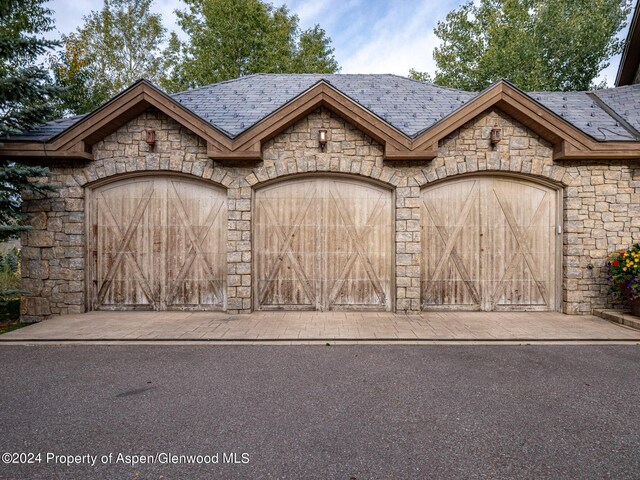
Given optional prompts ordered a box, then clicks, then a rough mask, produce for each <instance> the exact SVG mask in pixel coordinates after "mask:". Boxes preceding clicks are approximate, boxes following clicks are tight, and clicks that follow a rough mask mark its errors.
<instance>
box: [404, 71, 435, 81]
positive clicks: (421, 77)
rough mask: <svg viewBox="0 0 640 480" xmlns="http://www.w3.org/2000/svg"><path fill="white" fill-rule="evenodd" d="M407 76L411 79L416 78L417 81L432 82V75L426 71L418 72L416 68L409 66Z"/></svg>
mask: <svg viewBox="0 0 640 480" xmlns="http://www.w3.org/2000/svg"><path fill="white" fill-rule="evenodd" d="M408 76H409V78H411V79H413V80H417V81H419V82H424V83H433V77H432V76H431V75H429V73H428V72H420V71H418V70H414V69H413V68H410V69H409V75H408Z"/></svg>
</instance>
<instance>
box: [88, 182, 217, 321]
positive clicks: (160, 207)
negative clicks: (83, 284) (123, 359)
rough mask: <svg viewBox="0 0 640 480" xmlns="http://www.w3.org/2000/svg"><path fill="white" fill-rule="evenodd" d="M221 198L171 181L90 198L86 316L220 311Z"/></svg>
mask: <svg viewBox="0 0 640 480" xmlns="http://www.w3.org/2000/svg"><path fill="white" fill-rule="evenodd" d="M226 199H227V196H226V192H225V191H224V190H223V189H221V188H217V187H215V186H213V185H210V184H207V183H204V182H200V181H195V180H190V179H186V178H184V177H178V176H175V177H172V176H161V175H160V176H153V177H150V176H144V177H134V178H130V179H125V180H120V181H117V182H114V183H109V184H107V185H103V186H100V187H98V188H96V189H94V190H93V191H92V192H91V194H90V197H89V205H90V208H89V215H90V218H91V219H90V224H91V227H92V230H91V234H90V240H89V241H90V250H91V251H90V254H91V256H92V261H90V265H89V269H90V272H89V276H90V278H91V285H90V299H91V303H92V305H91V306H92V308H93V309H108V310H130V309H152V310H171V309H174V310H210V309H211V310H213V309H222V308H224V302H225V274H226V260H227V259H226V228H227V208H226Z"/></svg>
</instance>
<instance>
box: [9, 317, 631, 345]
mask: <svg viewBox="0 0 640 480" xmlns="http://www.w3.org/2000/svg"><path fill="white" fill-rule="evenodd" d="M20 341H27V342H28V341H34V342H43V341H77V342H109V341H110V342H120V341H123V342H147V341H150V342H192V341H199V342H282V343H284V342H294V343H295V342H316V341H343V342H347V341H353V342H377V343H394V342H447V341H454V342H514V341H516V342H517V341H547V342H548V341H558V342H572V341H593V342H605V341H621V342H633V341H640V331H639V330H635V329H632V328H629V327H625V326H621V325H616V324H613V323H611V322H609V321H606V320H603V319H601V318H598V317H595V316H577V315H564V314H560V313H539V312H535V313H533V312H524V313H495V312H492V313H484V312H455V313H453V312H452V313H449V312H447V313H442V312H425V313H423V314H421V315H401V314H392V313H378V312H376V313H351V312H349V313H342V312H255V313H252V314H248V315H228V314H226V313H223V312H91V313H85V314H79V315H63V316H60V317H54V318H52V319H50V320H46V321H43V322H41V323H38V324H35V325H31V326H28V327H25V328H22V329H19V330H15V331H13V332H9V333H7V334H4V335H1V336H0V342H20Z"/></svg>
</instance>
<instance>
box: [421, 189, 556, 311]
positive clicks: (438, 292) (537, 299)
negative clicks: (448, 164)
mask: <svg viewBox="0 0 640 480" xmlns="http://www.w3.org/2000/svg"><path fill="white" fill-rule="evenodd" d="M556 202H557V200H556V191H554V190H553V189H551V188H548V187H545V186H542V185H538V184H535V183H531V182H526V181H522V180H518V179H512V178H508V177H471V178H466V179H462V180H458V181H452V182H447V183H444V184H441V185H436V186H434V187H431V188H428V189H425V190H424V192H423V196H422V203H423V206H422V218H423V266H422V278H423V282H422V294H423V308H424V309H443V310H484V311H492V310H556V309H557V294H556V285H557V283H556V282H557V281H556V277H557V274H558V267H557V257H556V252H557V249H556V248H557V247H556V244H557V241H556V234H555V228H556V222H557V203H556Z"/></svg>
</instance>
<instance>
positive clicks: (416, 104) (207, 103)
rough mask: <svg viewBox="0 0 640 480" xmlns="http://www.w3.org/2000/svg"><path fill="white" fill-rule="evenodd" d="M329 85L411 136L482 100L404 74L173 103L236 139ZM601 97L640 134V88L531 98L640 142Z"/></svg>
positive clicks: (212, 93)
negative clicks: (299, 98) (310, 92)
mask: <svg viewBox="0 0 640 480" xmlns="http://www.w3.org/2000/svg"><path fill="white" fill-rule="evenodd" d="M322 80H324V81H325V82H327V83H328V84H330V85H331V86H333V87H334V88H336V89H337V90H339V91H340V92H342V93H343V94H344V95H346V96H347V97H349V98H350V99H352V100H353V101H354V102H356V103H358V104H359V105H361V106H362V107H364V108H366V109H367V110H369V111H371V112H372V113H373V114H375V115H377V116H378V117H379V118H381V119H383V120H385V121H386V122H387V123H388V124H390V125H391V126H393V127H394V128H396V129H397V130H399V131H400V132H402V133H403V134H405V135H406V136H408V137H415V136H416V135H417V134H419V133H420V132H422V131H423V130H425V129H427V128H429V127H431V126H432V125H433V124H435V123H436V122H438V121H440V120H442V119H443V118H445V117H447V116H448V115H450V114H451V113H452V112H454V111H455V110H457V109H459V108H460V107H461V106H462V105H464V104H465V103H467V102H469V101H470V100H472V99H473V98H475V97H476V96H477V95H478V93H475V92H465V91H462V90H456V89H452V88H446V87H440V86H437V85H431V84H427V83H422V82H417V81H414V80H411V79H408V78H404V77H400V76H397V75H378V74H371V75H365V74H363V75H352V74H333V75H322V74H291V75H280V74H257V75H250V76H247V77H242V78H238V79H235V80H229V81H227V82H221V83H215V84H212V85H207V86H204V87H201V88H197V89H193V90H188V91H185V92H180V93H176V94H174V95H172V97H173V98H174V99H175V100H176V101H177V102H179V103H180V104H182V105H183V106H185V107H186V108H188V109H189V110H191V111H192V112H194V113H195V114H196V115H198V116H200V117H201V118H203V119H204V120H205V121H207V122H209V123H211V125H213V126H215V127H216V128H217V129H219V130H220V131H222V132H223V133H225V134H226V135H228V136H229V137H231V138H234V137H236V136H238V135H240V134H241V133H242V132H244V131H245V130H248V129H249V128H251V127H252V126H253V125H255V124H256V123H258V122H260V121H261V120H263V119H264V118H266V117H268V116H269V115H271V114H272V113H274V112H275V111H276V110H278V109H280V108H281V107H283V106H284V105H286V104H287V103H288V102H290V101H291V100H293V99H294V98H296V97H297V96H299V95H300V94H302V93H303V92H305V91H306V90H308V89H309V88H311V87H312V86H313V85H315V84H316V83H318V82H320V81H322ZM594 94H596V95H597V96H598V98H599V99H601V101H602V102H604V103H606V105H607V106H608V107H609V108H610V109H612V110H614V111H615V112H616V113H617V114H619V115H620V116H621V117H623V118H624V120H626V121H627V122H628V123H629V124H630V125H632V126H634V128H636V129H638V130H640V108H639V107H640V85H635V86H630V87H620V88H612V89H607V90H598V91H595V92H532V93H529V96H530V97H531V98H532V99H533V100H536V101H537V102H539V103H540V104H542V105H543V106H545V107H546V108H548V109H549V110H551V111H552V112H554V113H555V114H557V115H559V116H561V117H562V118H564V119H565V120H566V121H568V122H569V123H571V124H573V125H574V126H575V127H577V128H578V129H580V130H582V131H583V132H585V133H586V134H588V135H590V136H592V137H593V138H595V139H597V140H601V141H611V140H635V139H636V137H635V136H634V134H633V132H630V131H629V129H628V128H625V126H624V125H621V124H620V122H618V121H617V120H616V119H615V118H614V117H612V116H611V115H609V113H607V111H606V110H605V109H603V108H602V107H601V106H600V105H598V102H597V101H596V99H594V98H593V95H594ZM81 118H83V116H76V117H70V118H66V119H63V120H57V121H55V122H50V123H47V124H44V125H41V126H39V127H37V128H36V129H34V130H32V131H30V132H25V133H23V134H20V135H17V136H11V137H10V138H9V139H11V140H29V141H45V140H48V139H50V138H52V137H54V136H56V135H58V134H59V133H61V132H63V131H64V130H66V129H67V128H69V127H70V126H72V125H73V124H75V123H76V122H77V121H79V120H80V119H81Z"/></svg>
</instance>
